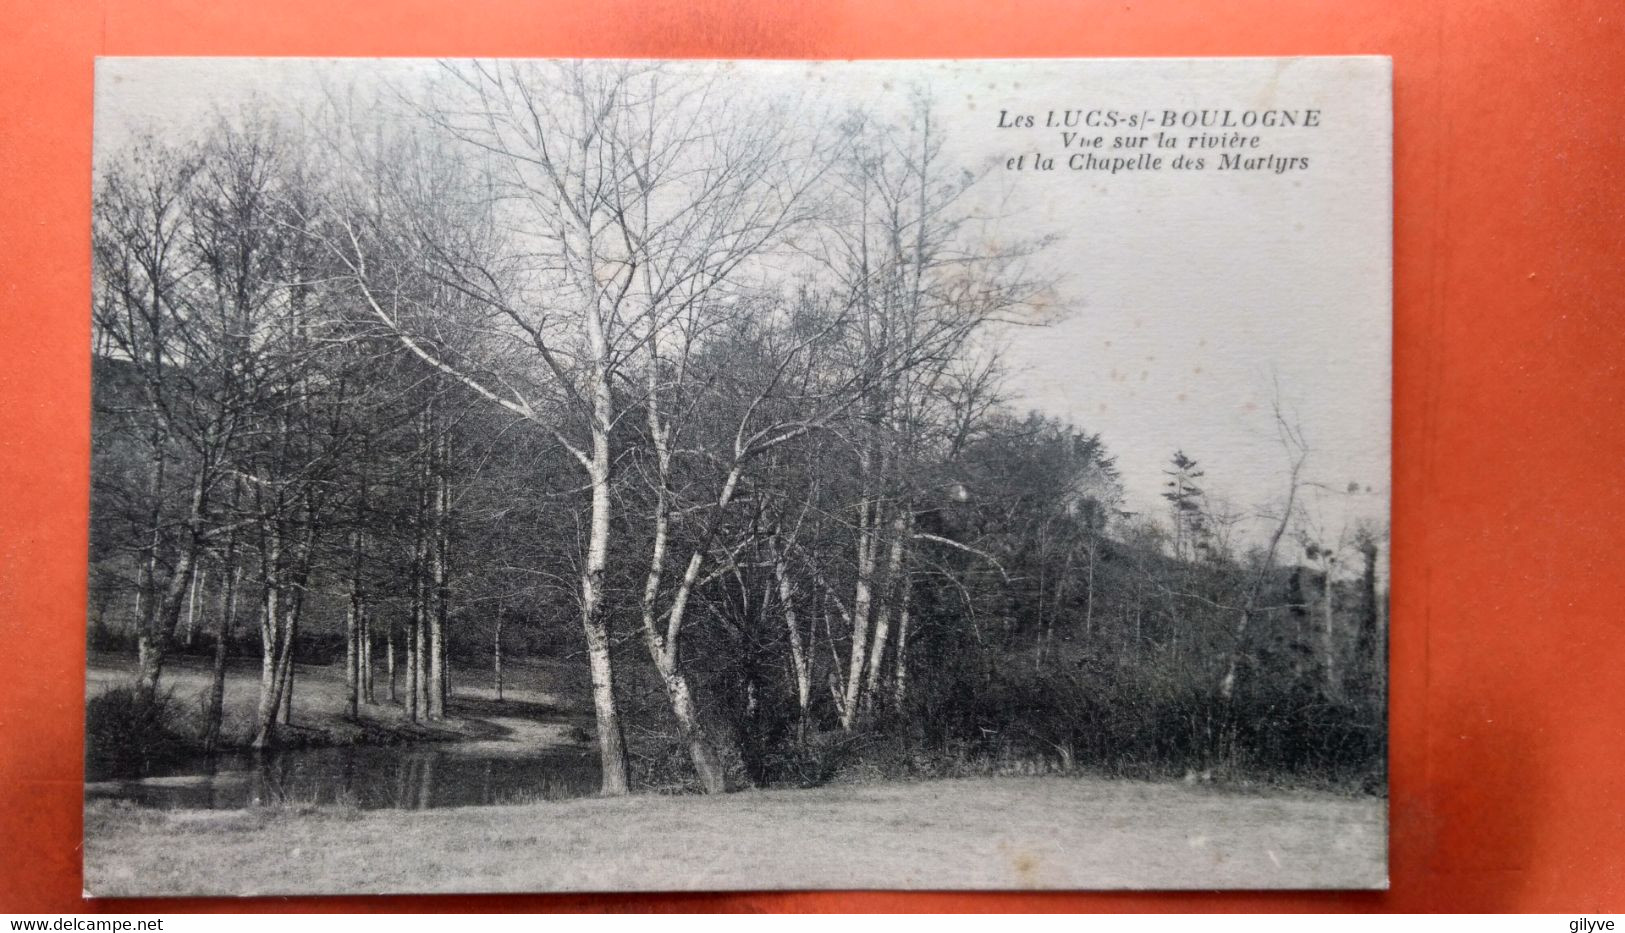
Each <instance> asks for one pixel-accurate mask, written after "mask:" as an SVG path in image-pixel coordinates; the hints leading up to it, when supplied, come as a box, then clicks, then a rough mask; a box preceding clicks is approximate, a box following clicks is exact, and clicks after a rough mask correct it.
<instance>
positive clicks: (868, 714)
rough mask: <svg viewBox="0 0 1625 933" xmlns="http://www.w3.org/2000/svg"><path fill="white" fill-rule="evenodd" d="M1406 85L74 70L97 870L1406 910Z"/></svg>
mask: <svg viewBox="0 0 1625 933" xmlns="http://www.w3.org/2000/svg"><path fill="white" fill-rule="evenodd" d="M1390 75H1391V67H1390V62H1389V60H1388V59H1386V58H1378V57H1351V58H1273V59H1272V58H1250V59H1249V58H1237V59H1115V60H1107V59H1096V60H1085V59H1072V60H1047V61H1041V60H987V61H946V60H919V61H866V62H845V61H818V62H809V61H678V60H670V61H664V60H539V59H537V60H530V59H526V60H518V59H491V60H469V59H446V60H434V59H367V58H352V59H297V58H282V59H271V58H102V59H99V60H98V62H97V68H96V79H95V125H94V132H95V139H94V173H93V178H91V179H89V180H88V182H87V183H88V184H90V185H91V186H92V202H91V219H92V225H93V229H92V230H91V234H90V248H91V250H92V264H91V269H92V275H91V279H92V281H91V293H90V294H89V295H87V296H86V299H87V306H88V309H89V313H90V315H91V331H90V333H91V340H92V346H91V352H92V354H93V356H92V360H93V362H92V370H91V373H92V380H93V383H92V398H93V402H92V404H93V413H92V439H91V459H92V476H91V502H90V528H89V542H90V553H89V555H88V559H89V602H88V618H87V619H86V620H85V626H86V628H85V634H86V639H87V644H88V665H87V669H86V671H85V678H86V679H85V686H86V690H85V704H86V708H85V736H84V742H85V762H86V764H85V804H84V807H85V812H84V847H83V864H84V887H85V890H86V892H87V893H88V894H89V895H91V896H96V897H140V896H194V895H291V894H373V893H407V894H417V893H444V892H459V893H462V892H466V893H482V892H550V891H575V892H634V891H741V890H794V889H847V890H868V889H917V890H978V889H1018V890H1019V889H1062V890H1074V889H1153V890H1168V889H1208V890H1212V889H1328V888H1336V889H1383V888H1386V887H1387V885H1388V835H1389V834H1388V703H1387V697H1388V661H1387V659H1388V632H1389V614H1388V592H1389V570H1388V568H1389V505H1390V492H1391V484H1390V404H1391V397H1392V395H1391V388H1392V366H1391V356H1392V330H1393V328H1392V298H1391V281H1392V236H1391V230H1392V219H1393V215H1392V178H1391V174H1392V173H1391V150H1392V144H1391V141H1392V107H1391V102H1390ZM70 787H71V785H70Z"/></svg>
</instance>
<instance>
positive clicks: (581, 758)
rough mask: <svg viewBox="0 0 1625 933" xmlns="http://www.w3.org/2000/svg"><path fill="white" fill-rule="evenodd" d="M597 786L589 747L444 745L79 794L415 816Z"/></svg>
mask: <svg viewBox="0 0 1625 933" xmlns="http://www.w3.org/2000/svg"><path fill="white" fill-rule="evenodd" d="M598 785H599V770H598V755H597V753H596V750H595V749H588V748H580V749H578V748H566V749H551V750H548V751H546V752H544V753H540V754H534V755H516V754H512V753H508V754H491V753H484V752H479V751H474V750H469V749H459V748H458V746H457V743H455V742H447V743H443V744H435V743H425V744H415V745H390V746H365V745H355V746H344V747H336V748H299V749H287V750H283V751H273V752H266V753H262V754H254V753H247V752H242V753H232V754H225V755H219V756H216V757H215V758H214V759H212V760H211V759H197V760H193V761H188V762H182V763H180V764H178V765H177V766H175V767H172V768H168V769H165V770H164V771H162V772H160V773H159V774H156V775H153V776H150V777H144V778H140V779H132V780H113V781H96V782H92V783H89V784H86V785H85V793H86V796H87V797H88V798H91V799H98V798H101V799H108V798H110V799H117V800H129V801H134V802H137V803H141V804H145V805H149V806H157V807H176V808H186V809H240V808H243V807H251V806H260V805H269V804H290V803H291V804H348V805H351V806H355V807H359V808H362V809H368V810H376V809H390V808H394V809H411V810H418V809H426V808H429V807H467V806H491V805H495V804H513V803H531V802H534V801H537V800H554V799H562V798H567V797H585V796H590V795H592V794H595V793H597V791H598Z"/></svg>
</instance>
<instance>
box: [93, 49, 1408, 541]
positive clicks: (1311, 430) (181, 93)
mask: <svg viewBox="0 0 1625 933" xmlns="http://www.w3.org/2000/svg"><path fill="white" fill-rule="evenodd" d="M681 67H684V68H697V69H705V68H711V67H729V68H730V69H731V70H732V71H731V73H730V75H729V76H728V80H729V86H730V88H731V89H734V88H736V89H737V91H738V93H742V94H743V93H778V92H781V91H782V90H783V89H784V88H786V87H795V88H797V89H798V90H801V91H805V92H806V94H807V99H809V100H816V101H818V102H819V105H820V106H832V105H834V106H839V105H842V104H845V103H848V102H849V103H851V104H867V105H870V106H875V107H880V108H885V107H888V106H892V107H900V106H902V105H903V103H904V102H905V100H906V97H907V94H908V92H909V90H910V89H911V88H917V87H925V88H928V89H929V90H930V92H931V95H932V98H933V100H934V103H935V106H936V112H937V118H938V119H939V121H940V123H941V126H942V129H943V133H944V136H945V140H946V148H947V155H948V156H950V157H951V158H954V159H956V160H959V161H961V162H963V163H965V164H967V165H970V166H993V168H991V169H990V170H989V173H988V176H987V177H986V178H985V179H984V180H983V182H982V183H981V185H982V188H983V191H984V194H985V195H986V196H987V197H988V198H989V201H990V202H991V201H992V200H993V199H994V198H998V199H1000V202H1001V204H1002V205H1003V207H1002V209H1001V211H1002V213H1003V214H1005V215H1006V216H1008V217H1009V218H1010V219H1011V220H1010V223H1012V224H1014V225H1019V226H1021V227H1024V228H1025V229H1026V230H1027V231H1028V232H1030V233H1032V234H1034V235H1037V234H1057V235H1059V236H1060V237H1061V241H1060V242H1059V243H1058V244H1057V245H1056V246H1055V247H1053V248H1052V251H1051V253H1050V254H1049V256H1048V258H1047V259H1046V260H1045V261H1044V262H1045V271H1046V274H1052V275H1054V276H1056V277H1058V278H1059V279H1060V282H1061V285H1060V288H1059V292H1058V296H1057V297H1058V303H1059V304H1060V305H1061V306H1062V307H1064V308H1066V309H1068V311H1069V314H1068V315H1067V316H1066V317H1065V318H1064V319H1063V320H1062V321H1061V322H1060V323H1057V324H1054V325H1051V326H1048V327H1043V328H1023V329H1017V330H1014V331H1012V332H1011V333H1009V334H1007V335H1006V339H1007V340H1008V348H1009V349H1008V356H1007V362H1008V363H1009V365H1010V366H1011V367H1012V368H1014V369H1015V370H1016V375H1015V377H1014V379H1013V383H1012V389H1013V391H1014V392H1015V393H1016V394H1017V396H1018V398H1019V400H1018V404H1019V405H1020V407H1023V408H1026V407H1031V408H1038V409H1041V410H1043V411H1046V412H1049V413H1052V414H1056V415H1060V416H1064V417H1067V418H1070V419H1072V420H1073V421H1074V422H1076V423H1077V424H1078V425H1079V426H1081V427H1084V428H1087V429H1088V430H1090V431H1098V432H1100V433H1101V434H1102V435H1103V437H1104V439H1105V441H1106V444H1107V446H1108V449H1109V450H1111V451H1112V452H1113V453H1114V454H1116V456H1117V458H1118V465H1119V467H1120V469H1121V471H1122V474H1123V482H1124V486H1125V488H1126V491H1127V496H1128V504H1129V507H1131V508H1134V509H1138V510H1145V511H1153V510H1161V509H1162V507H1163V503H1162V502H1161V500H1160V499H1159V498H1158V494H1159V493H1160V492H1161V484H1162V481H1163V479H1164V477H1163V476H1162V473H1161V471H1162V469H1163V468H1164V467H1165V466H1166V464H1167V461H1168V458H1169V456H1170V455H1171V454H1172V452H1173V451H1174V449H1175V448H1182V449H1183V450H1184V451H1185V453H1186V454H1188V455H1189V456H1191V457H1194V458H1196V459H1197V460H1198V461H1199V462H1200V464H1201V466H1202V468H1203V469H1204V470H1205V471H1206V473H1207V477H1206V481H1205V483H1204V486H1205V488H1206V489H1207V491H1208V492H1209V493H1211V494H1218V495H1222V496H1224V497H1226V498H1228V499H1229V500H1231V502H1232V503H1233V504H1234V505H1235V506H1236V507H1238V508H1241V509H1246V510H1255V509H1258V510H1264V509H1268V508H1269V507H1270V506H1272V505H1277V504H1279V502H1280V501H1281V499H1282V498H1283V496H1284V493H1285V476H1286V467H1287V461H1286V455H1285V454H1284V453H1283V451H1282V449H1281V446H1280V444H1279V442H1278V441H1277V439H1276V431H1275V427H1274V423H1273V415H1272V404H1271V403H1272V398H1273V395H1274V391H1275V390H1274V386H1275V385H1276V384H1279V386H1280V393H1281V397H1282V399H1283V400H1284V402H1285V405H1286V407H1287V408H1288V409H1289V411H1291V412H1292V413H1293V415H1294V416H1295V417H1296V419H1297V420H1298V422H1299V423H1300V424H1301V426H1302V429H1303V431H1304V433H1305V435H1306V436H1307V438H1308V440H1309V442H1310V444H1311V447H1312V450H1313V452H1312V454H1311V456H1310V460H1309V462H1308V465H1307V467H1306V474H1307V476H1308V478H1310V479H1311V480H1313V481H1315V482H1317V483H1320V484H1323V485H1324V486H1325V487H1329V488H1333V489H1336V490H1338V493H1337V494H1335V495H1333V494H1329V493H1323V492H1315V493H1313V494H1312V495H1311V496H1310V503H1309V508H1310V510H1311V512H1312V513H1315V514H1316V515H1317V516H1318V521H1319V522H1320V523H1322V524H1323V525H1325V526H1326V530H1327V532H1328V533H1330V534H1333V535H1335V534H1336V533H1337V532H1338V531H1339V529H1340V528H1341V527H1342V526H1344V525H1345V524H1348V523H1350V522H1351V521H1352V520H1353V519H1354V518H1356V517H1380V518H1383V519H1385V518H1386V516H1387V511H1388V501H1389V407H1390V397H1391V362H1390V361H1391V344H1392V311H1391V299H1390V295H1391V257H1392V249H1391V229H1392V213H1391V203H1392V195H1391V191H1392V189H1391V176H1390V151H1391V109H1390V99H1389V65H1388V62H1387V61H1386V60H1384V59H1375V58H1359V59H1296V60H1273V59H1230V60H1211V59H1210V60H1194V61H1192V60H1139V61H1133V60H1107V61H1038V62H1012V61H996V62H856V63H851V62H835V63H821V64H809V63H804V62H739V63H731V64H729V65H727V66H718V65H715V64H710V63H690V64H686V65H684V66H681ZM430 68H432V65H431V64H430V63H426V62H422V61H409V60H393V61H380V60H366V59H351V60H339V61H329V62H325V63H322V62H314V61H310V60H298V59H128V58H126V59H102V60H100V62H99V63H98V72H97V93H96V134H97V150H98V152H106V151H108V150H109V148H111V147H115V146H118V145H120V144H121V143H122V142H124V141H126V140H128V139H130V138H131V137H132V135H133V134H135V133H138V132H143V131H146V130H148V129H156V130H157V131H158V132H159V133H162V132H163V131H164V129H165V128H166V127H173V128H175V130H176V131H180V132H188V131H190V130H191V129H194V128H196V127H197V126H198V125H200V123H201V121H202V120H203V119H204V118H205V116H206V115H207V114H208V113H209V112H210V111H211V110H212V109H213V108H214V107H215V106H216V105H225V106H230V105H231V104H233V103H234V102H236V101H239V100H243V99H245V98H247V97H249V96H251V95H257V96H259V97H260V98H261V99H263V100H265V101H267V102H286V103H288V104H290V105H294V104H297V103H299V102H301V101H304V100H309V99H312V98H314V97H315V96H316V95H317V94H319V93H320V90H319V89H320V88H321V87H322V85H323V83H324V82H326V83H330V84H333V85H342V84H343V83H345V82H347V81H349V80H350V79H352V78H361V79H363V80H366V79H368V78H372V77H377V76H381V75H388V76H390V77H391V78H393V79H399V80H405V81H412V80H421V77H420V76H422V75H424V74H426V73H427V70H428V69H430ZM1067 109H1072V110H1079V111H1084V112H1088V111H1092V110H1099V111H1105V110H1113V109H1115V110H1118V111H1120V112H1121V113H1123V114H1129V113H1140V114H1145V113H1149V114H1151V115H1152V117H1153V126H1152V128H1151V129H1149V130H1140V129H1129V128H1126V127H1118V128H1101V129H1096V130H1086V131H1085V133H1086V135H1097V134H1098V135H1103V136H1105V137H1106V144H1107V145H1108V146H1110V144H1111V142H1112V140H1113V138H1114V137H1116V136H1134V135H1142V134H1146V133H1151V134H1154V133H1155V132H1156V131H1157V130H1158V129H1160V126H1158V125H1156V124H1157V121H1160V119H1161V114H1162V112H1163V111H1165V110H1173V111H1175V112H1176V113H1183V112H1184V111H1187V110H1204V109H1205V110H1209V111H1222V110H1230V111H1232V118H1233V119H1240V117H1239V115H1240V114H1241V113H1242V112H1244V111H1254V112H1260V111H1265V110H1274V109H1284V110H1293V111H1299V112H1301V111H1303V110H1307V109H1315V110H1319V111H1320V115H1319V120H1320V125H1319V126H1318V127H1315V128H1313V129H1305V128H1302V127H1294V128H1290V129H1286V128H1277V129H1273V130H1271V129H1254V130H1244V131H1243V132H1244V133H1246V134H1248V135H1252V134H1258V135H1261V136H1263V138H1264V145H1262V146H1261V147H1260V148H1259V149H1257V150H1256V152H1253V151H1249V152H1247V153H1245V154H1246V155H1248V156H1252V155H1263V154H1268V153H1275V154H1278V155H1280V156H1301V157H1307V158H1308V159H1309V168H1308V169H1307V170H1303V171H1292V172H1288V173H1284V174H1274V173H1273V172H1269V171H1245V170H1233V171H1219V170H1215V169H1213V168H1212V166H1213V163H1214V162H1216V161H1217V159H1218V157H1219V154H1220V153H1219V151H1205V152H1201V153H1196V154H1197V155H1200V156H1201V157H1203V158H1204V159H1206V160H1208V167H1207V168H1206V169H1204V170H1201V171H1173V170H1171V169H1170V170H1163V171H1154V172H1122V173H1119V174H1116V175H1107V174H1105V173H1102V172H1098V171H1087V170H1086V171H1070V170H1068V169H1067V168H1066V167H1065V162H1066V160H1067V157H1068V155H1069V154H1070V153H1071V150H1063V147H1062V139H1061V137H1060V135H1059V130H1056V129H1046V128H1043V127H1042V126H1038V127H1034V128H1031V129H1026V128H1009V129H1000V128H998V123H999V119H1000V113H1001V111H1004V112H1007V113H1008V114H1010V115H1015V114H1031V115H1034V116H1035V117H1036V122H1038V123H1040V124H1041V123H1042V122H1043V120H1044V118H1045V115H1046V114H1047V113H1048V112H1049V111H1051V110H1054V111H1057V112H1060V111H1063V110H1067ZM1079 129H1083V128H1082V127H1080V128H1079ZM1169 132H1176V131H1173V130H1170V131H1169ZM1199 132H1203V131H1202V130H1200V129H1193V130H1178V131H1177V135H1179V137H1180V138H1181V140H1182V142H1181V147H1182V148H1180V149H1175V150H1171V151H1166V152H1164V151H1161V150H1151V154H1153V155H1161V156H1162V157H1163V159H1164V161H1165V163H1166V162H1168V161H1171V159H1172V158H1173V157H1174V156H1177V155H1179V154H1181V153H1182V152H1184V149H1183V145H1184V141H1185V140H1187V139H1188V137H1189V136H1190V135H1191V134H1193V133H1199ZM1213 132H1220V131H1217V130H1215V131H1213ZM1034 151H1042V152H1043V153H1044V154H1046V155H1050V156H1054V157H1056V161H1057V163H1058V167H1057V168H1056V169H1055V170H1054V171H1049V172H1035V171H1006V170H1005V169H1004V168H1003V166H1004V164H1005V162H1006V161H1007V160H1008V159H1009V158H1010V157H1012V156H1016V155H1027V157H1028V158H1029V159H1030V158H1031V155H1030V154H1031V153H1033V152H1034ZM1100 154H1102V155H1106V156H1112V155H1118V156H1127V157H1132V156H1134V155H1136V154H1137V151H1128V152H1123V151H1120V152H1116V153H1112V152H1105V153H1100ZM1012 229H1014V228H1012ZM1351 482H1352V483H1357V484H1358V485H1359V486H1360V487H1361V488H1362V492H1361V493H1360V494H1359V495H1355V496H1350V495H1347V494H1344V493H1343V492H1342V491H1343V490H1344V489H1346V488H1347V487H1348V485H1349V484H1350V483H1351ZM1367 486H1369V487H1370V489H1371V492H1370V493H1365V492H1364V491H1363V489H1364V487H1367ZM1261 525H1262V523H1261V522H1255V524H1254V526H1253V528H1252V531H1253V533H1254V534H1256V532H1257V529H1258V528H1259V527H1261Z"/></svg>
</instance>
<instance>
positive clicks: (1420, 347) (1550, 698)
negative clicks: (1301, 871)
mask: <svg viewBox="0 0 1625 933" xmlns="http://www.w3.org/2000/svg"><path fill="white" fill-rule="evenodd" d="M1622 21H1625V7H1622V6H1621V5H1620V4H1618V3H1617V2H1557V0H1524V2H1498V3H1469V2H1459V3H1444V2H1435V0H1387V2H1363V3H1362V2H1352V0H1349V2H1310V0H1292V2H1271V0H1237V2H1227V3H1222V4H1219V3H1201V2H1197V0H1184V2H1173V0H1169V2H1130V3H1125V2H1121V0H1119V2H1114V3H1104V2H1083V0H1078V2H1071V3H1063V2H1029V3H1023V4H1019V5H1018V4H1015V3H1009V2H991V0H982V2H975V0H847V2H841V0H823V2H802V3H799V4H795V5H794V6H793V7H792V6H791V5H789V4H784V5H782V6H781V5H778V4H773V3H769V2H767V0H758V2H749V0H701V2H677V0H649V2H628V0H609V2H604V0H599V2H585V0H464V2H457V3H452V2H440V3H434V2H427V0H359V2H358V0H349V2H335V0H236V2H228V0H148V2H137V0H101V2H58V3H49V2H33V3H30V2H26V0H0V44H3V49H0V911H8V910H10V911H21V910H28V911H47V910H48V911H93V910H110V911H119V912H154V911H165V912H167V911H172V910H177V909H186V908H215V909H224V910H419V909H427V910H504V911H515V910H519V911H523V910H554V909H599V908H608V909H617V908H620V909H674V908H677V909H684V908H686V909H696V910H699V909H802V910H833V909H858V910H893V909H901V910H917V909H955V910H1018V909H1037V910H1125V909H1127V910H1159V909H1177V910H1208V909H1213V910H1274V909H1297V910H1342V909H1354V910H1387V909H1400V910H1433V909H1446V910H1545V911H1557V912H1566V913H1572V914H1579V913H1596V912H1601V911H1605V910H1610V909H1611V910H1614V911H1621V910H1625V854H1622V852H1625V613H1622V608H1625V572H1622V570H1621V568H1622V567H1625V561H1622V559H1621V556H1620V548H1621V542H1620V538H1619V535H1620V534H1621V533H1622V532H1625V475H1622V465H1625V371H1622V369H1621V361H1622V359H1625V179H1622V178H1621V177H1620V176H1619V173H1620V172H1622V171H1625V25H1622ZM1342 53H1376V54H1388V55H1392V56H1393V58H1394V106H1395V119H1396V126H1395V132H1394V139H1395V150H1394V173H1395V185H1394V190H1395V199H1396V212H1395V228H1394V237H1395V269H1394V272H1395V296H1394V297H1395V314H1396V320H1395V348H1394V355H1395V380H1396V382H1395V410H1394V429H1395V430H1394V445H1395V446H1394V521H1393V556H1394V563H1393V580H1394V585H1393V633H1392V645H1393V676H1392V684H1393V733H1392V734H1393V766H1392V774H1393V783H1392V861H1391V870H1392V876H1393V889H1392V891H1391V892H1389V893H1386V894H1372V893H1362V894H1331V893H1324V894H1323V893H1289V894H1268V895H1266V894H1247V893H1229V894H1210V893H1188V894H1173V895H1121V894H1087V893H1085V894H1019V895H1018V894H899V893H865V894H838V893H804V894H776V895H765V894H747V895H726V894H718V895H688V896H661V895H649V896H630V897H628V896H614V897H611V896H605V897H574V896H570V897H562V896H534V897H522V896H502V897H443V898H310V899H304V898H301V899H291V900H289V899H274V900H232V901H146V902H139V901H97V902H85V901H82V900H81V899H80V893H79V892H80V872H79V853H78V842H79V835H80V822H81V817H80V792H81V783H80V767H81V734H82V732H81V730H82V721H83V671H84V633H85V627H84V624H83V619H84V592H85V575H86V557H85V555H86V543H85V526H86V520H85V518H86V502H87V499H88V478H87V472H88V462H89V411H90V400H89V314H88V312H87V308H88V302H89V267H90V249H89V230H90V226H89V210H90V144H91V125H90V124H91V84H92V77H91V76H92V59H93V57H94V56H96V55H99V54H101V55H475V54H479V55H511V56H542V55H559V56H563V55H574V56H653V57H684V56H688V57H730V56H731V57H786V58H852V57H859V58H872V57H1015V56H1096V55H1104V56H1135V55H1295V54H1342Z"/></svg>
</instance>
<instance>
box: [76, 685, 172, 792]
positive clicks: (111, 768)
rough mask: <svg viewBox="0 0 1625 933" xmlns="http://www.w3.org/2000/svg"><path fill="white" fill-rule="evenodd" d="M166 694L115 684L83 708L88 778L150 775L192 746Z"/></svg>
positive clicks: (170, 699)
mask: <svg viewBox="0 0 1625 933" xmlns="http://www.w3.org/2000/svg"><path fill="white" fill-rule="evenodd" d="M179 721H180V712H179V710H178V709H177V707H176V704H175V701H174V699H173V698H172V697H171V696H170V695H169V694H167V693H158V694H154V693H149V692H147V691H145V690H142V689H141V688H139V687H137V686H133V685H132V686H124V687H114V688H112V689H110V690H107V691H104V692H103V693H101V694H99V695H97V696H95V697H92V698H91V699H90V702H89V703H88V704H87V705H86V707H85V771H86V775H87V777H89V778H90V779H91V780H98V779H104V778H114V777H136V776H140V775H145V774H150V773H152V772H153V771H154V770H155V769H157V768H159V767H161V766H162V765H164V764H167V763H170V762H173V761H175V760H177V759H179V758H182V757H185V756H186V755H187V754H188V753H190V752H191V751H192V749H191V747H190V743H189V742H188V741H187V740H186V739H185V738H184V736H183V735H182V734H181V732H180V730H179V728H178V723H179Z"/></svg>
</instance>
